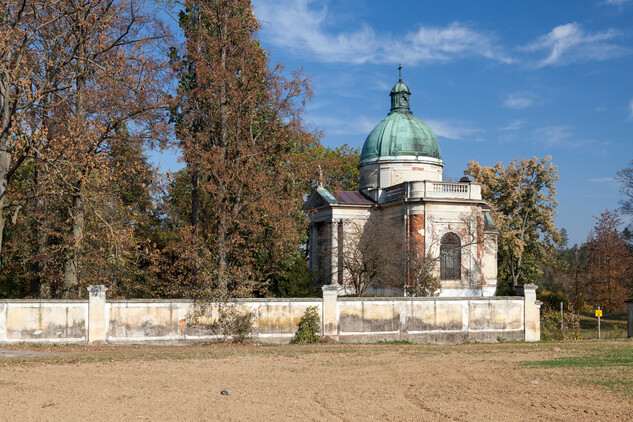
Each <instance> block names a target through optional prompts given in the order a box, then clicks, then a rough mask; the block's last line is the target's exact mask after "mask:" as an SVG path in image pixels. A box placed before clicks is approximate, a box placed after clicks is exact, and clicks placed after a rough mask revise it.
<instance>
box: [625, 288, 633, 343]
mask: <svg viewBox="0 0 633 422" xmlns="http://www.w3.org/2000/svg"><path fill="white" fill-rule="evenodd" d="M625 302H626V315H627V318H626V321H627V331H626V336H627V337H628V338H633V297H632V298H631V299H629V300H627V301H625Z"/></svg>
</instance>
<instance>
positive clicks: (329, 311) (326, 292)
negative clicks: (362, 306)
mask: <svg viewBox="0 0 633 422" xmlns="http://www.w3.org/2000/svg"><path fill="white" fill-rule="evenodd" d="M340 287H341V286H339V285H337V284H332V285H328V284H326V285H325V286H323V287H322V289H323V320H322V321H323V328H322V332H323V336H324V337H331V338H333V339H334V340H338V309H337V308H338V307H337V305H336V301H337V298H338V291H339V288H340Z"/></svg>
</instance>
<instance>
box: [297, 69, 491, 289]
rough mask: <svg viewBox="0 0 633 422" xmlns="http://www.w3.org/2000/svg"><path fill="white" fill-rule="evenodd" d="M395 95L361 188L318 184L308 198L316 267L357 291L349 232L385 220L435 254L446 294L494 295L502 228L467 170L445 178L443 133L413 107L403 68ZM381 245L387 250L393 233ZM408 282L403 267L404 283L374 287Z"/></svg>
mask: <svg viewBox="0 0 633 422" xmlns="http://www.w3.org/2000/svg"><path fill="white" fill-rule="evenodd" d="M389 95H390V97H391V109H390V112H389V114H388V115H387V117H386V118H385V119H384V120H383V121H382V122H380V123H379V124H378V126H376V127H375V128H374V130H372V131H371V133H370V134H369V135H368V136H367V139H366V140H365V143H364V145H363V148H362V151H361V156H360V165H359V173H360V182H359V190H358V191H334V192H330V191H328V190H327V189H325V188H324V187H323V185H322V184H319V186H317V188H316V189H315V190H314V191H313V192H312V194H311V195H310V196H309V198H308V201H307V203H306V211H307V213H308V216H309V219H310V237H309V242H308V257H309V265H310V268H311V269H315V270H318V274H319V278H320V283H321V284H323V285H328V284H329V285H331V286H332V288H338V289H339V293H340V294H345V293H353V291H351V287H350V282H349V274H348V271H347V270H346V269H345V266H344V265H343V254H345V253H346V251H345V250H344V247H345V248H350V247H354V246H353V245H354V242H350V241H349V240H350V236H357V232H358V229H357V228H358V227H361V228H362V230H368V226H367V225H368V224H381V225H382V228H384V229H385V230H386V229H387V228H389V229H390V230H392V231H393V230H394V229H395V230H396V231H397V232H398V233H401V235H402V236H403V238H404V239H405V242H406V245H407V248H408V249H414V250H415V253H417V254H418V255H419V256H420V257H426V258H427V259H429V260H430V262H431V263H432V265H431V268H432V269H431V271H432V273H433V275H434V276H435V277H437V278H439V279H440V281H441V286H442V288H441V291H440V296H447V297H457V296H459V297H475V296H493V295H494V294H495V290H496V286H497V235H498V230H497V228H496V227H495V226H494V224H493V222H492V219H491V217H490V214H489V209H490V208H489V207H488V205H487V204H486V203H485V201H483V200H482V198H481V188H480V186H479V185H478V184H476V183H473V182H471V181H469V180H468V179H467V178H462V180H461V181H460V182H445V181H443V174H442V170H443V167H444V162H443V161H442V154H441V152H440V146H439V144H438V141H437V138H436V137H435V135H434V134H433V132H432V131H431V129H430V128H429V127H428V126H427V125H426V124H424V122H422V121H421V120H420V119H418V118H417V117H415V116H414V115H413V113H412V112H411V109H410V107H409V99H410V96H411V92H410V90H409V87H408V86H407V85H406V84H405V83H404V82H403V81H402V77H401V76H400V78H399V80H398V83H396V85H395V86H394V87H393V89H392V90H391V92H390V94H389ZM377 216H380V217H381V218H375V217H377ZM388 225H390V227H387V226H388ZM372 229H374V231H375V229H376V228H375V227H372ZM346 240H347V241H346ZM337 245H340V247H336V246H337ZM380 246H381V247H384V248H385V249H384V250H385V253H389V248H390V245H389V242H388V239H387V240H385V244H384V245H380ZM403 265H407V263H406V262H405V260H403ZM403 274H409V273H408V272H407V271H404V272H403ZM410 284H411V280H410V277H409V276H406V275H405V276H404V277H402V282H401V285H396V286H393V285H392V286H389V288H388V289H385V288H384V287H380V286H374V287H372V288H371V290H369V291H368V293H370V294H372V293H373V294H388V295H405V294H407V293H406V292H407V291H410V290H409V289H407V287H411V285H410Z"/></svg>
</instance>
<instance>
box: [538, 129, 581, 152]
mask: <svg viewBox="0 0 633 422" xmlns="http://www.w3.org/2000/svg"><path fill="white" fill-rule="evenodd" d="M534 140H535V141H536V142H537V143H539V144H543V146H545V147H546V148H550V147H564V148H570V149H575V148H580V147H582V146H585V145H588V144H591V143H593V141H592V140H589V139H581V138H579V137H578V136H577V135H576V134H575V133H574V131H573V129H572V128H571V127H569V126H546V127H543V128H539V129H535V130H534Z"/></svg>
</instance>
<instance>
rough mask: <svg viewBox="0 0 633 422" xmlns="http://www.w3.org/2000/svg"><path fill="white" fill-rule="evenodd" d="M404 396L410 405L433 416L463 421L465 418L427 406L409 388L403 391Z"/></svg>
mask: <svg viewBox="0 0 633 422" xmlns="http://www.w3.org/2000/svg"><path fill="white" fill-rule="evenodd" d="M404 398H406V399H407V401H408V402H409V403H411V404H412V405H414V406H415V407H417V408H418V409H420V410H423V411H425V412H427V413H430V414H431V415H433V416H441V417H442V418H444V419H446V420H450V421H460V422H462V421H464V420H465V419H460V418H457V417H454V416H451V415H447V414H446V413H443V412H440V411H439V410H435V409H432V408H430V407H429V406H427V405H426V404H424V402H423V401H422V399H421V398H420V397H418V396H416V395H415V394H413V393H412V392H411V391H410V390H407V391H405V392H404Z"/></svg>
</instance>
